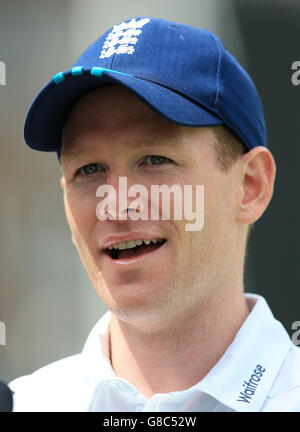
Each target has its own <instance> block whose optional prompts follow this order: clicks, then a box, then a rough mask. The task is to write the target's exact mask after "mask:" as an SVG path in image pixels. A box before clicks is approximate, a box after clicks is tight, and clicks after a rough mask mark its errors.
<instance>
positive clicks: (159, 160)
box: [145, 155, 171, 165]
mask: <svg viewBox="0 0 300 432" xmlns="http://www.w3.org/2000/svg"><path fill="white" fill-rule="evenodd" d="M145 160H146V161H147V162H148V163H149V164H150V165H162V164H164V163H166V162H171V160H170V159H169V158H167V157H165V156H158V155H151V156H146V158H145Z"/></svg>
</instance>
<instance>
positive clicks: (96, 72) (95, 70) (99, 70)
mask: <svg viewBox="0 0 300 432" xmlns="http://www.w3.org/2000/svg"><path fill="white" fill-rule="evenodd" d="M103 72H113V73H116V74H119V75H125V76H129V77H132V75H129V74H126V73H123V72H118V71H115V70H112V69H106V68H101V67H96V66H95V67H93V68H92V69H91V72H90V74H91V75H94V76H97V77H100V78H101V77H102V75H103Z"/></svg>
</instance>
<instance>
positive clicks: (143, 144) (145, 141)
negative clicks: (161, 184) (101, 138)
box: [61, 136, 183, 162]
mask: <svg viewBox="0 0 300 432" xmlns="http://www.w3.org/2000/svg"><path fill="white" fill-rule="evenodd" d="M135 144H136V146H137V147H138V149H142V148H148V147H150V146H151V145H159V146H161V147H179V146H183V142H182V141H181V140H180V138H178V137H158V136H157V137H150V138H142V139H140V140H138V141H136V142H135ZM91 153H92V151H91V149H89V148H86V147H79V148H77V149H72V150H64V151H62V153H61V160H66V161H69V162H71V161H72V160H76V159H77V158H78V157H80V156H84V155H86V154H91Z"/></svg>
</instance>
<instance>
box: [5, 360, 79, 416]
mask: <svg viewBox="0 0 300 432" xmlns="http://www.w3.org/2000/svg"><path fill="white" fill-rule="evenodd" d="M83 375H84V366H83V364H82V355H81V354H75V355H72V356H69V357H65V358H63V359H60V360H57V361H54V362H53V363H50V364H48V365H45V366H43V367H41V368H39V369H37V370H36V371H34V372H33V373H31V374H28V375H23V376H20V377H18V378H15V379H14V380H12V381H10V382H9V387H10V389H11V390H12V391H13V392H14V410H16V411H40V410H42V411H47V409H46V407H49V409H50V410H52V409H53V410H54V407H55V406H59V404H57V402H58V400H60V399H61V398H62V397H63V398H64V400H65V402H66V398H67V399H68V395H69V394H71V393H72V391H74V389H75V388H76V387H77V386H78V385H80V382H81V381H82V380H83V379H84V376H83ZM51 407H52V408H51ZM61 407H62V408H63V407H66V403H63V404H62V405H61Z"/></svg>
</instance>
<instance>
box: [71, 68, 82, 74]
mask: <svg viewBox="0 0 300 432" xmlns="http://www.w3.org/2000/svg"><path fill="white" fill-rule="evenodd" d="M71 74H72V75H73V76H76V75H82V74H83V66H74V67H72V69H71Z"/></svg>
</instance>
